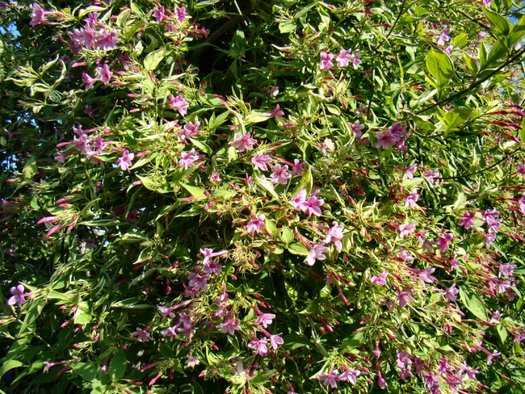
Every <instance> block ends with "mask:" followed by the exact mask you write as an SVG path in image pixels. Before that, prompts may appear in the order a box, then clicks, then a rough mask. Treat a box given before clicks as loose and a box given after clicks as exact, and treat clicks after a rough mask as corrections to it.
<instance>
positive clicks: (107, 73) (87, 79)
mask: <svg viewBox="0 0 525 394" xmlns="http://www.w3.org/2000/svg"><path fill="white" fill-rule="evenodd" d="M96 73H97V75H98V78H93V77H91V76H90V75H89V74H88V73H86V72H84V73H82V81H83V82H84V84H85V85H86V86H85V87H86V89H90V88H92V87H93V85H94V84H95V82H97V81H100V82H102V83H103V84H104V85H107V84H109V82H110V81H111V77H113V73H112V72H111V70H110V69H109V66H108V65H107V64H104V65H103V66H97V68H96Z"/></svg>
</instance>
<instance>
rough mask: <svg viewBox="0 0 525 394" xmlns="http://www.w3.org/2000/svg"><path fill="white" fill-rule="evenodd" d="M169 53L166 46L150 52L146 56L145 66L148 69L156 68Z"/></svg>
mask: <svg viewBox="0 0 525 394" xmlns="http://www.w3.org/2000/svg"><path fill="white" fill-rule="evenodd" d="M168 53H169V52H168V51H167V50H166V49H165V48H161V49H157V50H156V51H153V52H151V53H149V54H148V55H147V56H146V57H145V58H144V68H145V69H146V71H153V70H155V69H156V68H157V67H158V65H159V64H160V62H161V61H162V60H163V59H164V58H165V57H166V56H167V55H168Z"/></svg>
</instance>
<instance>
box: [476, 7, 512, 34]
mask: <svg viewBox="0 0 525 394" xmlns="http://www.w3.org/2000/svg"><path fill="white" fill-rule="evenodd" d="M483 13H484V14H485V16H486V17H487V19H488V20H489V22H490V23H491V25H492V26H493V27H494V31H495V33H496V34H498V35H505V36H506V35H507V34H509V31H510V29H511V26H512V25H511V24H510V23H509V21H508V20H506V19H505V18H504V17H502V16H501V15H499V14H497V13H495V12H492V11H489V10H488V9H486V8H483Z"/></svg>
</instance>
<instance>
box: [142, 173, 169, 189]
mask: <svg viewBox="0 0 525 394" xmlns="http://www.w3.org/2000/svg"><path fill="white" fill-rule="evenodd" d="M137 178H139V179H140V182H141V183H142V185H143V186H144V187H145V188H146V189H149V190H153V191H155V192H159V193H163V192H164V190H163V189H164V188H165V186H166V179H165V178H164V177H162V176H148V177H146V176H140V175H137Z"/></svg>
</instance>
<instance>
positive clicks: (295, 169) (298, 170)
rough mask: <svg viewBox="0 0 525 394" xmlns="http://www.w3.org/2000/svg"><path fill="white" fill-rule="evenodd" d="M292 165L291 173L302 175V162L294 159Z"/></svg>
mask: <svg viewBox="0 0 525 394" xmlns="http://www.w3.org/2000/svg"><path fill="white" fill-rule="evenodd" d="M289 164H290V165H291V166H292V175H302V173H303V171H304V163H301V161H300V160H299V159H294V161H293V164H291V163H289Z"/></svg>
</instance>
